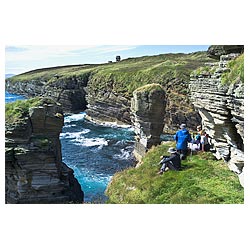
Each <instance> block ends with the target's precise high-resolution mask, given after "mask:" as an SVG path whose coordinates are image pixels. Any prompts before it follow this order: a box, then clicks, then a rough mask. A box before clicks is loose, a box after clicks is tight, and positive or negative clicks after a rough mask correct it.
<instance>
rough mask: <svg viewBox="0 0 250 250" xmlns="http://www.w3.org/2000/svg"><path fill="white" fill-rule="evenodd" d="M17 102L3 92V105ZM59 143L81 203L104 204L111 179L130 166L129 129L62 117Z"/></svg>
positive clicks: (131, 138)
mask: <svg viewBox="0 0 250 250" xmlns="http://www.w3.org/2000/svg"><path fill="white" fill-rule="evenodd" d="M20 99H25V98H24V97H22V96H19V95H13V94H9V93H7V92H6V93H5V102H6V103H7V102H12V101H15V100H20ZM60 140H61V145H62V160H63V162H65V163H66V164H67V166H69V167H70V168H72V169H73V170H74V175H75V177H76V178H77V180H78V181H79V183H80V185H81V187H82V190H83V191H84V201H85V202H93V203H104V202H105V200H106V199H107V197H106V196H105V189H106V188H107V185H108V183H109V182H110V180H111V178H112V176H113V175H114V174H115V173H116V172H117V171H120V170H122V169H125V168H127V167H129V166H132V165H133V163H134V158H133V154H132V151H133V145H134V133H133V130H132V129H131V128H129V127H124V128H119V127H115V126H100V125H96V124H93V123H91V122H88V121H87V120H86V119H85V113H80V114H73V115H69V116H65V119H64V127H63V129H62V133H61V134H60Z"/></svg>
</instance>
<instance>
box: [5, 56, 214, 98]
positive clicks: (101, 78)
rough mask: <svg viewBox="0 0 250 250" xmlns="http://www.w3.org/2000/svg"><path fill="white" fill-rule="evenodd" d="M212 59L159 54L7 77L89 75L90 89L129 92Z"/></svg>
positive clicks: (33, 78) (47, 79) (45, 78)
mask: <svg viewBox="0 0 250 250" xmlns="http://www.w3.org/2000/svg"><path fill="white" fill-rule="evenodd" d="M210 61H214V60H213V59H211V58H208V57H207V54H206V52H195V53H190V54H183V53H179V54H162V55H156V56H144V57H138V58H129V59H125V60H122V61H120V62H116V63H106V64H93V65H90V64H87V65H73V66H63V67H53V68H46V69H38V70H33V71H30V72H27V73H24V74H20V75H17V76H14V77H12V78H10V79H8V80H9V81H11V82H13V83H14V82H18V81H20V82H28V81H29V82H30V81H34V82H37V81H39V82H45V83H46V84H49V83H50V82H54V81H60V80H63V79H67V78H81V77H86V75H87V76H90V75H91V84H92V87H93V88H98V89H100V88H101V89H102V88H105V87H110V85H112V87H113V89H114V91H115V92H117V93H119V92H122V93H124V94H125V95H127V94H129V95H131V94H132V92H133V91H134V90H135V89H137V88H138V87H140V86H142V85H145V84H148V83H159V84H162V85H164V84H166V83H168V82H169V81H170V80H171V79H173V78H181V79H184V80H187V81H188V79H189V75H190V72H191V71H193V70H195V69H196V68H198V67H200V66H201V65H203V64H204V63H205V62H210Z"/></svg>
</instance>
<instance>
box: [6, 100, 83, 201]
mask: <svg viewBox="0 0 250 250" xmlns="http://www.w3.org/2000/svg"><path fill="white" fill-rule="evenodd" d="M32 100H33V99H30V100H27V101H23V103H24V104H23V106H22V107H20V105H21V103H20V105H19V106H18V107H15V106H14V105H16V104H13V106H9V105H12V104H8V105H7V111H8V108H9V111H11V110H12V109H11V108H12V107H14V109H13V112H12V113H11V114H12V115H11V116H9V117H8V116H7V119H6V124H5V195H6V203H22V204H24V203H31V204H36V203H68V202H77V203H81V202H82V201H83V192H82V190H81V186H80V184H79V183H78V181H77V179H75V177H74V175H73V170H72V169H70V168H69V167H67V166H66V164H64V163H63V162H62V155H61V143H60V140H59V134H60V132H61V130H62V126H63V123H64V120H63V114H62V108H61V107H60V106H59V105H58V104H56V103H55V102H54V101H52V99H50V100H49V98H46V99H41V101H40V102H39V104H38V105H35V106H31V107H29V108H27V107H28V103H30V102H31V101H32ZM48 100H49V101H48ZM17 112H22V113H21V116H19V117H18V119H15V120H14V119H13V116H14V114H16V113H17ZM17 114H18V113H17Z"/></svg>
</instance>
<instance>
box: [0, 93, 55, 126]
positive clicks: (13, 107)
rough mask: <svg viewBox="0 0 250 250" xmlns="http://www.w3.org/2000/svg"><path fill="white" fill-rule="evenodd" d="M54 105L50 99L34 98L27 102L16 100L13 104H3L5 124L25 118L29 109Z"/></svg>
mask: <svg viewBox="0 0 250 250" xmlns="http://www.w3.org/2000/svg"><path fill="white" fill-rule="evenodd" d="M45 103H46V104H53V103H55V102H54V101H53V100H52V99H49V98H42V97H35V98H31V99H28V100H17V101H15V102H11V103H6V104H5V122H6V124H11V123H16V122H19V121H21V120H22V119H23V118H25V117H26V116H27V115H28V113H29V109H30V108H32V107H38V106H41V105H43V104H45Z"/></svg>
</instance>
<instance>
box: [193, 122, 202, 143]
mask: <svg viewBox="0 0 250 250" xmlns="http://www.w3.org/2000/svg"><path fill="white" fill-rule="evenodd" d="M196 130H197V134H196V136H195V138H194V139H195V143H196V144H199V143H200V142H201V133H202V129H201V125H198V126H197V127H196Z"/></svg>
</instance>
